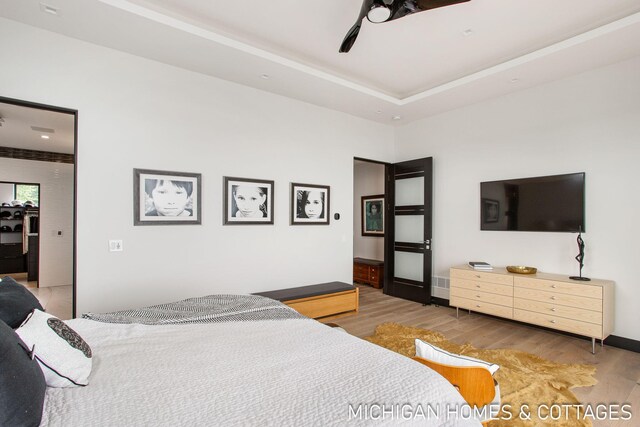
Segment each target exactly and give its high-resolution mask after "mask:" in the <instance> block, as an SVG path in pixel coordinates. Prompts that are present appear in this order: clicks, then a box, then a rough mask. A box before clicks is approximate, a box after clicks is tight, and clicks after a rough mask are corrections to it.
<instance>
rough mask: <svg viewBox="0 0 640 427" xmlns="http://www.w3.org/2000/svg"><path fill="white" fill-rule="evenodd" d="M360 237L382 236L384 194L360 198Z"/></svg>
mask: <svg viewBox="0 0 640 427" xmlns="http://www.w3.org/2000/svg"><path fill="white" fill-rule="evenodd" d="M362 235H363V236H378V237H380V236H384V194H378V195H376V196H362Z"/></svg>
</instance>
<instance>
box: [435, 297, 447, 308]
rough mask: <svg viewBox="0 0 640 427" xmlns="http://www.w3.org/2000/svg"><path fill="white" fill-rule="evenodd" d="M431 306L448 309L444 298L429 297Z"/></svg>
mask: <svg viewBox="0 0 640 427" xmlns="http://www.w3.org/2000/svg"><path fill="white" fill-rule="evenodd" d="M431 304H433V305H439V306H442V307H449V300H448V299H444V298H438V297H431Z"/></svg>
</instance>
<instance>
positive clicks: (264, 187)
mask: <svg viewBox="0 0 640 427" xmlns="http://www.w3.org/2000/svg"><path fill="white" fill-rule="evenodd" d="M273 187H274V185H273V181H266V180H263V179H248V178H231V177H228V176H225V177H224V190H223V193H224V214H223V218H224V225H236V224H273Z"/></svg>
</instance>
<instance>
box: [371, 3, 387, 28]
mask: <svg viewBox="0 0 640 427" xmlns="http://www.w3.org/2000/svg"><path fill="white" fill-rule="evenodd" d="M390 16H391V9H389V8H388V7H387V6H384V5H379V4H374V5H373V6H372V7H371V9H370V10H369V12H368V13H367V19H368V20H369V22H372V23H374V24H379V23H381V22H384V21H386V20H387V19H389V17H390Z"/></svg>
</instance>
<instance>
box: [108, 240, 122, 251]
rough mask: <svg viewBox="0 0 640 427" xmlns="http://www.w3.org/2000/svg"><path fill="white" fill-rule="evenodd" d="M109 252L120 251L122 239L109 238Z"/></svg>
mask: <svg viewBox="0 0 640 427" xmlns="http://www.w3.org/2000/svg"><path fill="white" fill-rule="evenodd" d="M109 252H122V240H109Z"/></svg>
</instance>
